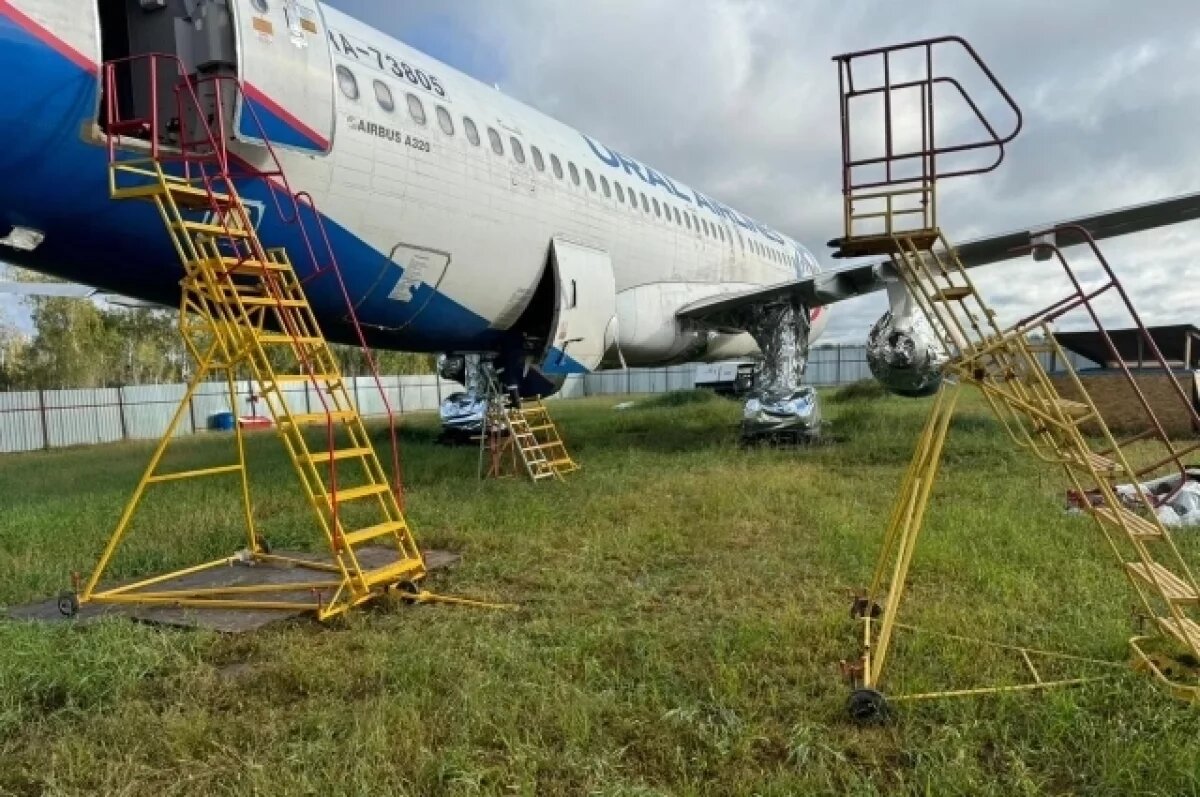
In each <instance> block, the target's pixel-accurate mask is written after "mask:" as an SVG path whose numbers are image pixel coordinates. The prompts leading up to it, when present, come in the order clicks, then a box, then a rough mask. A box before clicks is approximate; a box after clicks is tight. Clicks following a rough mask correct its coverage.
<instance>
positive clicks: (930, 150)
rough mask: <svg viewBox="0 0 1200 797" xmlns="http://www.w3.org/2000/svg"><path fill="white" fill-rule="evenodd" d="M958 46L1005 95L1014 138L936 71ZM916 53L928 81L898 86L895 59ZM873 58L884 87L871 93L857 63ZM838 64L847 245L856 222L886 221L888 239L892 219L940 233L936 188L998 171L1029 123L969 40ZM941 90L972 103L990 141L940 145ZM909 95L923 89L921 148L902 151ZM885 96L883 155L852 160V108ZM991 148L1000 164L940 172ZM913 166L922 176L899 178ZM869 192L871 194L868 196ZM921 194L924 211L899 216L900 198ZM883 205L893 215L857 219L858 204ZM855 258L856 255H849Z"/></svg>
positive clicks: (860, 55)
mask: <svg viewBox="0 0 1200 797" xmlns="http://www.w3.org/2000/svg"><path fill="white" fill-rule="evenodd" d="M949 46H958V47H960V48H961V49H962V50H963V51H964V52H965V53H966V54H967V55H968V56H969V57H970V58H971V60H972V61H973V62H974V63H975V64H976V65H977V66H978V67H979V69H980V71H981V72H982V73H983V75H984V76H985V77H986V78H987V79H988V81H989V82H990V83H991V85H992V86H993V87H994V88H995V89H996V91H997V92H998V93H999V95H1000V97H1001V98H1002V99H1003V101H1004V102H1005V103H1006V104H1007V106H1008V108H1009V109H1011V111H1012V113H1013V115H1014V117H1015V122H1014V125H1013V129H1012V131H1011V132H1009V133H1007V134H1005V135H1000V134H998V133H997V132H996V130H995V128H994V127H993V126H992V124H991V122H989V121H988V120H987V117H985V116H984V114H983V112H982V111H981V110H980V109H979V106H978V105H977V104H976V103H975V101H974V100H973V99H972V98H971V96H970V95H969V94H968V93H967V92H966V90H965V89H964V88H963V86H962V84H961V83H960V82H959V81H958V80H956V79H955V78H952V77H944V76H938V75H937V73H936V71H935V69H934V52H935V50H937V49H938V48H939V47H949ZM911 50H922V51H923V56H924V57H923V63H924V75H923V76H922V77H920V78H918V79H914V80H905V81H901V82H899V83H893V82H892V61H893V57H894V56H895V55H896V54H898V53H901V52H905V51H911ZM867 58H879V59H881V60H882V71H883V82H882V84H880V85H874V84H872V85H870V86H867V87H856V85H855V80H854V63H855V61H859V60H862V59H867ZM833 60H834V61H835V62H837V64H838V89H839V96H840V98H841V109H840V110H841V122H842V194H843V196H844V197H845V200H844V202H845V221H846V226H845V230H846V239H844V240H847V241H848V240H852V239H853V238H854V237H856V236H855V235H854V231H853V222H854V221H856V220H865V219H870V218H879V219H883V220H884V221H885V223H886V225H887V229H886V230H885V231H884V233H883V234H884V235H890V234H891V233H892V232H893V230H892V219H893V218H894V217H895V216H898V215H907V214H916V213H920V214H921V219H922V221H921V226H920V227H919V229H923V230H932V229H934V228H936V227H937V212H936V207H937V204H936V201H935V196H934V193H933V192H934V184H935V182H936V181H937V179H938V178H939V177H961V176H964V175H969V174H982V173H984V172H990V171H992V170H993V169H995V168H996V167H997V166H999V165H1000V163H1001V162H1002V161H1003V160H1004V154H1005V151H1004V148H1005V146H1006V145H1007V144H1008V143H1009V142H1011V141H1012V140H1013V139H1014V138H1016V137H1017V134H1018V133H1020V132H1021V127H1022V125H1023V117H1022V115H1021V109H1020V108H1019V107H1018V106H1017V104H1016V102H1015V101H1014V100H1013V99H1012V97H1011V96H1010V95H1009V93H1008V91H1007V90H1006V89H1005V88H1004V86H1002V85H1001V84H1000V81H999V80H997V79H996V76H995V75H994V74H993V73H992V71H991V69H989V68H988V66H987V65H986V64H985V63H984V62H983V60H982V59H981V58H980V57H979V55H978V54H977V53H976V52H975V50H974V48H972V47H971V45H970V44H968V43H967V42H966V41H965V40H964V39H962V38H960V37H958V36H941V37H937V38H932V39H922V40H919V41H913V42H906V43H904V44H897V45H892V46H890V47H876V48H874V49H870V50H859V51H856V52H851V53H843V54H842V55H838V56H835V57H834V59H833ZM939 84H944V85H947V86H950V87H952V88H953V89H954V90H955V91H957V92H958V95H959V96H960V97H961V98H962V99H963V101H964V102H965V103H966V105H967V107H969V108H970V109H971V112H972V113H973V114H974V115H975V118H976V119H977V120H978V121H979V123H980V124H981V125H982V127H983V129H984V130H986V131H987V134H988V138H986V139H983V140H979V141H973V142H969V143H966V144H956V145H942V146H939V145H938V143H937V132H938V131H937V124H936V114H935V113H934V91H935V89H936V87H937V86H938V85H939ZM909 89H917V90H919V91H920V108H921V146H920V147H919V148H916V149H905V150H897V145H896V131H895V129H894V128H893V124H892V103H893V95H894V94H895V93H896V92H899V91H905V90H909ZM879 95H881V96H882V99H883V105H884V114H883V116H884V136H883V153H882V154H881V155H875V156H871V157H863V158H857V159H856V158H854V157H853V155H852V152H853V144H854V140H853V137H852V134H851V128H852V126H853V125H852V120H851V103H852V102H853V101H854V100H856V99H862V98H867V97H875V96H879ZM988 148H995V149H996V159H995V161H994V162H992V163H990V164H988V165H985V166H978V167H973V168H960V169H954V170H950V171H939V170H938V157H939V156H942V155H949V154H954V153H964V152H970V151H972V150H982V149H988ZM907 161H918V162H919V163H920V174H919V175H916V176H910V177H898V176H896V173H895V168H896V166H897V164H900V163H903V162H907ZM880 165H882V166H883V172H884V174H883V179H876V180H871V179H865V178H864V179H859V178H856V176H855V172H856V170H861V169H863V168H864V167H868V166H880ZM912 184H916V187H915V188H913V187H909V188H906V189H904V190H893V191H886V190H883V191H877V192H876V191H872V189H887V188H889V187H896V186H911V185H912ZM863 192H869V193H863ZM906 194H909V195H912V194H916V195H919V196H920V200H919V201H920V205H921V207H920V208H919V209H912V210H894V209H893V204H892V203H893V200H894V199H895V198H896V197H897V196H901V195H906ZM872 199H882V200H886V202H887V210H886V211H885V212H883V213H869V214H855V213H854V202H855V201H862V200H872ZM846 254H851V253H849V252H848V253H846Z"/></svg>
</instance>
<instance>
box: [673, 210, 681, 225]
mask: <svg viewBox="0 0 1200 797" xmlns="http://www.w3.org/2000/svg"><path fill="white" fill-rule="evenodd" d="M671 212H673V213H674V214H675V223H676V224H678V225H679V226H680V227H682V226H683V219H682V218H680V216H679V208H671Z"/></svg>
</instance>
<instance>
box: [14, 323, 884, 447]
mask: <svg viewBox="0 0 1200 797" xmlns="http://www.w3.org/2000/svg"><path fill="white" fill-rule="evenodd" d="M695 373H696V366H695V365H679V366H673V367H670V368H634V369H629V370H624V371H606V372H601V373H595V374H587V375H586V376H573V377H570V378H568V380H567V382H566V384H565V385H563V388H562V390H561V391H560V393H559V395H558V397H559V398H563V399H571V398H583V397H585V396H605V395H618V394H626V393H665V392H668V391H671V390H687V389H689V388H691V387H693V386H694V385H695ZM868 376H870V372H869V371H868V370H867V365H866V360H865V358H864V349H863V347H862V346H820V347H817V348H814V349H813V351H812V356H811V359H810V361H809V366H808V379H809V381H810V382H811V383H812V384H815V385H839V384H846V383H849V382H854V381H857V380H859V379H864V378H867V377H868ZM347 382H348V384H349V386H350V392H351V395H352V396H354V397H355V400H356V403H357V405H358V407H359V409H360V410H361V412H362V413H363V414H364V415H366V416H375V415H384V414H386V411H387V410H386V408H385V406H384V401H383V397H382V396H381V395H380V393H379V391H378V389H377V388H376V386H375V380H374V379H372V378H370V377H359V378H356V379H349V380H347ZM237 388H238V392H239V395H240V396H241V398H240V399H239V404H240V406H237V407H230V406H229V397H228V392H227V388H226V386H225V385H224V384H223V383H213V384H206V385H202V386H201V387H200V389H199V390H198V391H197V392H196V395H195V396H193V397H192V400H191V401H190V402H189V404H188V407H187V409H186V411H185V415H184V417H183V419H182V422H181V423H180V425H179V432H178V433H179V434H180V435H189V434H195V433H196V432H200V431H204V430H206V429H208V428H209V419H210V417H211V416H213V415H215V414H218V413H223V412H231V411H232V412H236V413H237V414H238V415H243V416H245V415H253V414H266V412H267V409H266V407H265V406H263V405H262V404H261V403H259V402H254V401H251V400H250V398H249V397H250V395H251V394H252V393H255V392H257V391H254V390H252V388H253V384H252V383H248V382H245V381H241V382H238V383H237ZM383 388H384V392H385V393H386V395H387V400H388V401H389V402H390V403H391V405H392V409H393V410H395V411H398V412H418V411H426V410H435V409H437V408H438V405H440V404H441V401H442V399H443V398H444V397H445V396H448V395H450V394H451V393H455V392H457V391H460V390H462V386H461V385H459V384H458V383H456V382H448V381H446V380H443V379H440V378H439V377H437V376H435V375H433V374H430V375H428V376H389V377H384V379H383ZM185 392H186V388H185V386H184V385H143V386H136V387H122V388H104V389H96V390H44V391H38V390H35V391H26V392H17V393H0V453H13V452H19V451H36V450H41V449H48V448H62V447H65V446H77V445H89V444H93V443H111V442H116V441H119V440H147V439H156V438H158V437H159V436H160V435H162V434H163V432H164V431H166V429H167V426H168V424H169V423H170V421H171V417H172V415H173V414H174V412H175V410H176V408H177V407H178V406H179V402H180V401H181V400H182V399H183V397H184V394H185ZM285 393H286V395H287V400H288V404H289V406H290V407H291V408H292V409H293V410H294V411H297V412H309V413H317V412H321V411H322V405H321V400H320V397H319V396H318V394H317V393H316V391H315V390H314V389H313V388H312V387H311V386H296V387H294V388H291V389H289V390H287V391H285ZM256 404H257V405H258V406H257V407H256V406H255V405H256Z"/></svg>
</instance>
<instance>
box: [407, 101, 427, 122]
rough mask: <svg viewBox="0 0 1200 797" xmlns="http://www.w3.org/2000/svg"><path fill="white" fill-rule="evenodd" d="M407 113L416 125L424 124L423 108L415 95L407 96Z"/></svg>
mask: <svg viewBox="0 0 1200 797" xmlns="http://www.w3.org/2000/svg"><path fill="white" fill-rule="evenodd" d="M408 113H409V115H410V116H412V118H413V121H414V122H416V123H417V124H419V125H423V124H425V106H424V105H422V104H421V98H420V97H418V96H417V95H416V94H409V95H408Z"/></svg>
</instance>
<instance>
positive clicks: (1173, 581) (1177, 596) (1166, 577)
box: [1125, 562, 1200, 603]
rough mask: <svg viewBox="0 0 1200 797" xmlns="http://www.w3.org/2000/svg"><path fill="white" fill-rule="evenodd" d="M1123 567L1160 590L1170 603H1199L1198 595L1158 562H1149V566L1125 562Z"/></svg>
mask: <svg viewBox="0 0 1200 797" xmlns="http://www.w3.org/2000/svg"><path fill="white" fill-rule="evenodd" d="M1125 567H1126V569H1128V570H1129V572H1130V573H1132V574H1133V575H1135V576H1137V577H1138V578H1140V579H1141V580H1142V581H1145V582H1146V583H1147V584H1149V585H1150V586H1152V587H1153V586H1157V587H1158V588H1159V589H1160V590H1162V594H1163V597H1164V598H1166V599H1167V600H1168V601H1170V602H1171V603H1200V595H1197V594H1196V591H1195V590H1193V589H1192V588H1191V587H1190V586H1188V583H1187V582H1186V581H1184V580H1183V579H1182V578H1180V577H1179V576H1177V575H1175V574H1174V573H1172V572H1171V571H1170V570H1168V569H1167V568H1165V567H1163V566H1162V565H1160V564H1159V563H1158V562H1151V563H1150V564H1149V565H1147V564H1145V563H1143V562H1127V563H1126V564H1125ZM1156 582H1157V583H1156Z"/></svg>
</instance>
